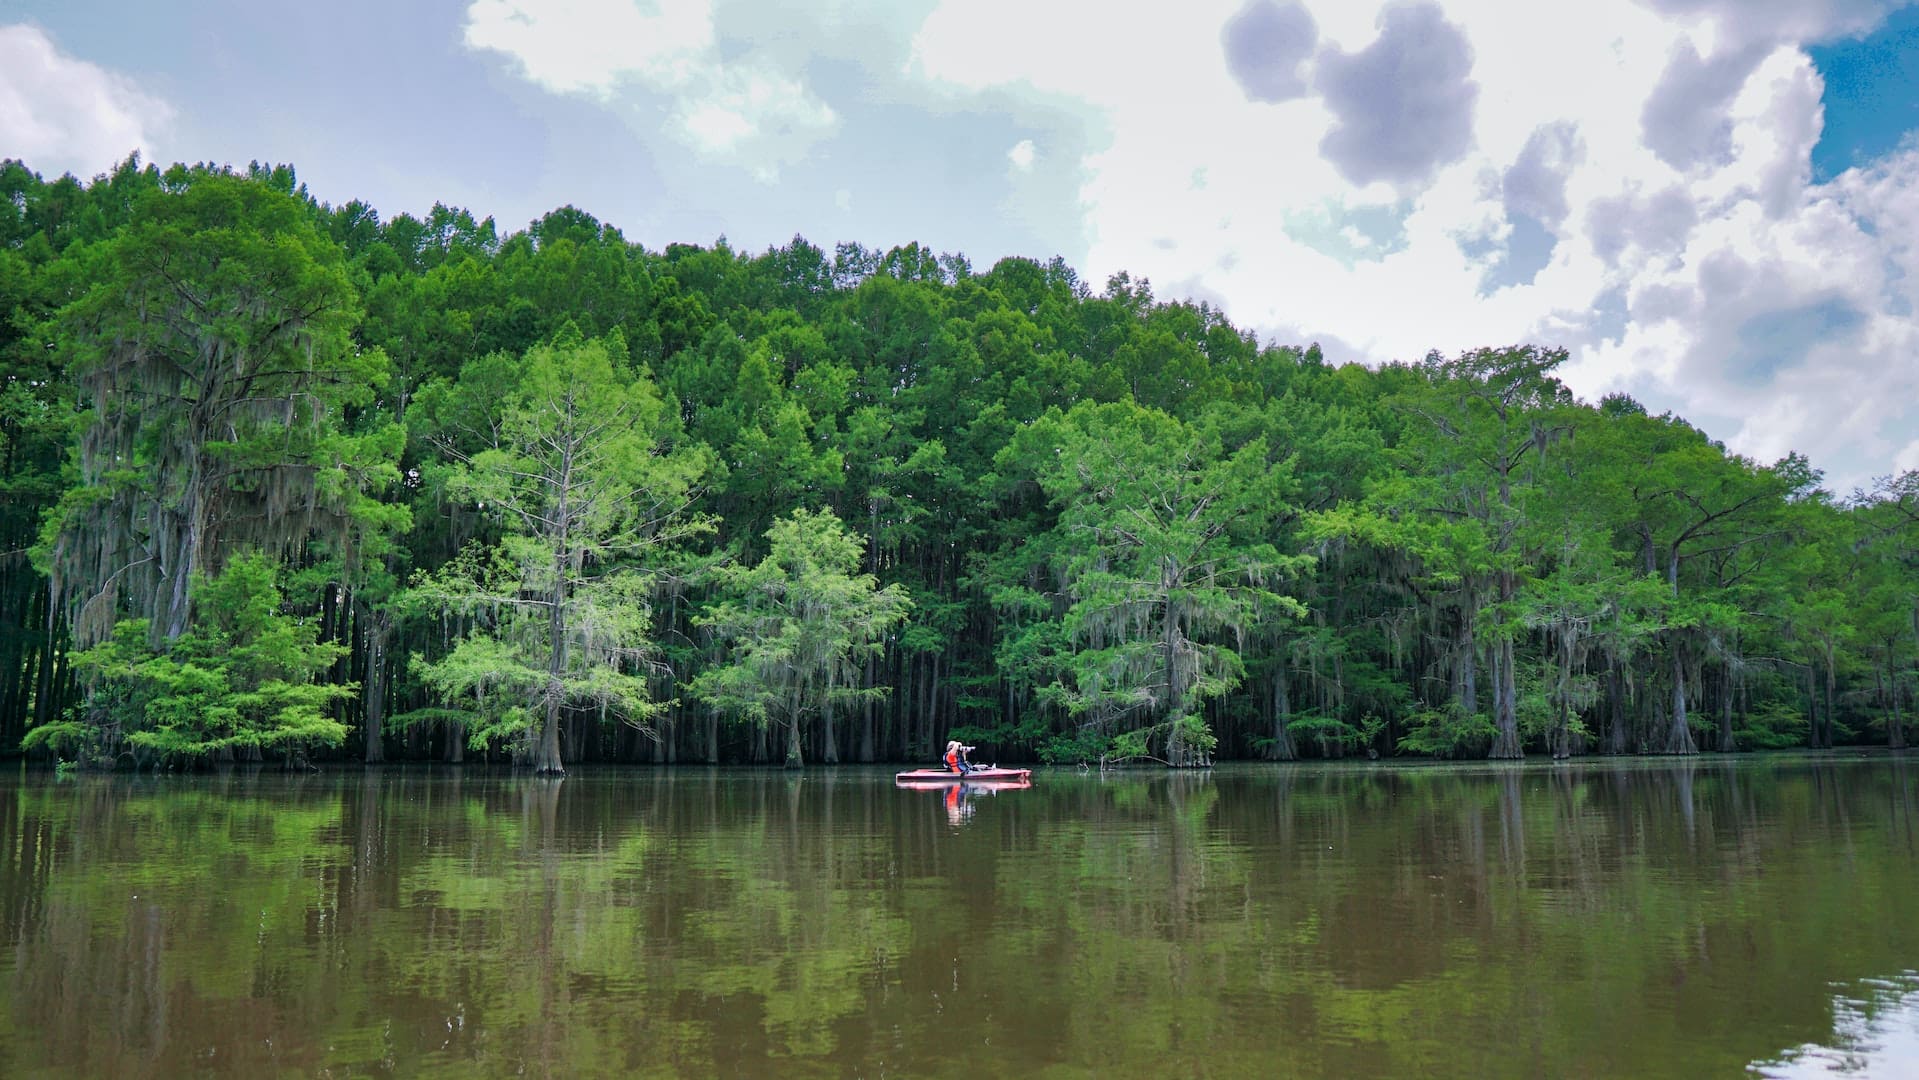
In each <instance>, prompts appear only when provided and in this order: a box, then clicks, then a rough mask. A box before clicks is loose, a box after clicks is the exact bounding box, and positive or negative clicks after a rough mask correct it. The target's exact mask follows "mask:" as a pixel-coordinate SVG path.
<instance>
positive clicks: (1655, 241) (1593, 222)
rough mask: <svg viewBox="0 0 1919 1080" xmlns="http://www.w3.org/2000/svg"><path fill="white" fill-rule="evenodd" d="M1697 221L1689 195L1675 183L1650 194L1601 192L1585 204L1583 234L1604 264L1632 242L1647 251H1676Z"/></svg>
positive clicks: (1616, 259)
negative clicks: (1599, 196)
mask: <svg viewBox="0 0 1919 1080" xmlns="http://www.w3.org/2000/svg"><path fill="white" fill-rule="evenodd" d="M1698 221H1699V212H1698V210H1697V209H1696V208H1695V207H1694V206H1693V198H1692V196H1691V195H1690V194H1688V193H1687V191H1686V189H1685V188H1683V187H1680V186H1678V185H1676V184H1675V185H1673V186H1671V187H1667V188H1662V189H1660V190H1659V191H1656V192H1654V193H1652V194H1651V195H1641V194H1640V193H1638V192H1636V191H1632V192H1623V193H1621V194H1618V195H1608V196H1603V197H1601V198H1596V199H1594V200H1592V201H1591V202H1590V203H1588V204H1587V207H1586V234H1587V236H1588V238H1589V239H1590V240H1591V243H1592V249H1593V252H1594V253H1595V254H1597V255H1598V256H1599V257H1600V258H1601V259H1604V260H1605V261H1606V263H1607V264H1608V265H1618V263H1619V258H1620V256H1621V255H1623V254H1625V252H1626V250H1627V248H1628V247H1633V246H1637V247H1638V248H1639V249H1640V251H1642V252H1644V253H1646V254H1648V255H1664V254H1672V253H1674V252H1677V251H1680V250H1682V249H1684V247H1685V246H1686V237H1687V236H1688V235H1689V234H1690V233H1691V232H1692V227H1693V226H1694V225H1695V224H1697V223H1698Z"/></svg>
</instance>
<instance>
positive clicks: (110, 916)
mask: <svg viewBox="0 0 1919 1080" xmlns="http://www.w3.org/2000/svg"><path fill="white" fill-rule="evenodd" d="M1915 777H1919V761H1914V762H1910V763H1908V762H1904V761H1900V760H1894V759H1888V758H1885V757H1883V756H1881V757H1876V758H1867V759H1857V758H1833V759H1819V758H1775V759H1760V760H1756V761H1740V762H1737V763H1728V762H1722V761H1714V760H1708V759H1702V760H1700V761H1697V762H1695V763H1692V764H1689V765H1678V766H1674V765H1670V764H1666V763H1654V764H1650V765H1649V764H1646V763H1637V762H1633V763H1622V764H1617V765H1614V764H1605V763H1599V764H1589V765H1576V766H1572V767H1569V768H1568V767H1557V768H1555V767H1553V766H1551V765H1548V764H1545V763H1540V764H1535V765H1528V766H1526V767H1524V768H1515V769H1493V768H1484V767H1481V768H1447V767H1430V768H1370V767H1349V768H1317V767H1240V768H1222V769H1219V770H1217V771H1215V772H1212V773H1210V774H1180V775H1168V774H1164V773H1157V772H1154V773H1139V774H1125V775H1121V776H1117V777H1110V776H1109V777H1105V778H1101V777H1099V776H1096V775H1095V776H1087V775H1081V774H1078V773H1076V772H1072V771H1061V772H1041V773H1039V774H1037V775H1036V777H1035V784H1034V786H1033V787H1032V788H1030V789H1028V790H1023V791H1004V792H999V793H997V794H993V793H980V794H976V795H971V796H969V797H968V798H966V799H964V800H960V801H958V802H956V803H951V804H949V801H948V800H946V799H945V798H943V797H942V796H941V795H940V794H938V793H927V792H916V791H900V790H896V789H894V787H893V786H892V783H891V774H890V772H886V771H868V770H843V771H837V772H829V771H825V770H814V771H809V772H807V773H805V774H804V775H803V776H801V775H787V774H785V773H781V772H761V771H711V772H709V771H693V770H680V771H617V772H616V771H606V772H586V773H578V774H575V775H572V776H569V777H567V778H566V779H565V780H563V781H540V780H534V779H531V778H528V777H519V776H511V775H503V774H495V775H489V774H484V773H476V772H468V773H465V774H461V773H455V772H429V771H424V770H421V771H407V770H397V769H395V770H388V771H386V772H375V773H370V774H366V775H362V774H361V773H359V772H357V771H342V772H338V773H327V774H310V775H306V776H299V777H289V776H284V775H281V774H278V773H270V772H269V773H261V774H258V775H253V776H238V775H236V776H232V777H211V776H209V777H186V778H165V777H162V778H150V777H140V778H130V777H109V778H92V777H85V778H77V779H65V780H59V779H55V778H54V777H52V776H48V775H44V774H25V773H16V774H14V775H12V777H11V778H10V779H7V780H4V781H0V944H3V945H4V948H0V1075H4V1076H8V1077H18V1076H69V1075H73V1076H80V1075H85V1076H113V1075H182V1074H227V1075H241V1076H249V1077H251V1076H267V1075H311V1076H322V1075H324V1076H349V1075H350V1076H364V1075H386V1074H391V1075H399V1076H409V1077H411V1076H430V1075H461V1076H465V1075H509V1074H515V1075H517V1074H531V1075H553V1076H583V1075H613V1074H620V1075H700V1076H704V1075H719V1076H734V1075H739V1076H781V1077H791V1076H836V1077H838V1076H942V1075H944V1076H969V1077H976V1076H980V1075H1007V1074H1011V1075H1033V1076H1083V1075H1097V1076H1102V1077H1106V1076H1142V1077H1169V1076H1270V1075H1277V1076H1301V1077H1362V1076H1425V1077H1447V1076H1458V1077H1496V1076H1527V1077H1531V1076H1546V1077H1558V1076H1603V1077H1627V1076H1634V1077H1639V1076H1673V1077H1708V1076H1742V1075H1765V1076H1787V1077H1797V1076H1823V1075H1832V1074H1839V1073H1844V1074H1847V1075H1861V1074H1863V1075H1868V1076H1915V1075H1919V1060H1915V1058H1916V1057H1919V838H1916V837H1915V826H1919V813H1916V812H1915V808H1916V807H1919V795H1916V794H1915V792H1914V783H1915Z"/></svg>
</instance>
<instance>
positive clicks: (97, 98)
mask: <svg viewBox="0 0 1919 1080" xmlns="http://www.w3.org/2000/svg"><path fill="white" fill-rule="evenodd" d="M172 118H173V110H172V109H171V108H170V107H169V106H168V105H167V104H166V103H165V102H163V101H160V100H159V99H157V98H154V97H151V96H149V95H148V94H146V93H144V92H143V91H141V90H140V89H139V87H137V86H135V85H134V83H133V82H132V80H130V79H127V78H126V77H124V76H121V75H117V74H115V73H113V72H110V71H107V70H105V69H104V68H101V67H99V66H97V65H94V64H90V63H87V62H86V61H84V60H78V59H75V58H73V57H71V56H67V55H65V54H64V53H62V52H61V51H60V49H59V47H58V46H57V45H55V44H54V42H53V40H52V39H51V38H49V37H48V36H47V35H46V33H45V32H44V31H42V30H41V29H40V28H39V27H36V26H32V25H28V24H21V25H15V26H0V155H4V156H7V157H16V158H20V159H21V160H23V161H25V162H26V163H27V164H28V165H29V166H30V167H32V168H34V169H37V170H39V171H41V172H42V173H46V174H49V175H55V174H59V173H62V172H72V173H75V174H78V175H80V176H91V175H93V174H95V173H99V172H104V171H105V170H106V169H107V168H109V167H110V166H112V165H113V164H114V163H115V162H118V161H120V160H121V159H123V158H125V157H126V156H127V155H128V154H129V153H131V152H133V151H135V150H139V151H142V152H144V153H145V154H146V155H147V156H148V157H149V158H151V157H153V156H155V155H154V154H153V152H152V151H153V145H154V134H155V132H158V131H163V130H165V128H166V127H167V125H168V123H169V122H170V121H171V120H172Z"/></svg>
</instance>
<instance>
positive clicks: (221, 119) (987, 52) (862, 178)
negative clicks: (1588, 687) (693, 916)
mask: <svg viewBox="0 0 1919 1080" xmlns="http://www.w3.org/2000/svg"><path fill="white" fill-rule="evenodd" d="M1915 130H1919V7H1915V6H1909V5H1908V4H1907V3H1906V2H1904V0H1587V2H1583V3H1581V4H1578V5H1561V4H1518V3H1513V2H1510V0H1440V2H1429V0H1396V2H1390V3H1379V2H1377V0H1305V2H1303V3H1302V2H1291V0H1288V2H1280V0H1252V2H1247V0H1189V2H1187V3H1184V4H1181V5H1168V4H1157V3H1156V4H1137V3H1135V4H1128V3H1125V2H1119V0H1099V2H1095V0H1051V2H1048V3H1044V4H1035V3H1033V2H1031V0H819V2H816V3H813V4H809V5H803V6H802V5H791V4H785V3H780V2H775V0H692V2H688V0H537V2H536V0H415V2H409V3H403V4H395V3H391V2H386V3H371V2H366V0H344V2H338V3H334V4H331V5H311V4H285V3H272V2H264V0H254V2H250V3H249V2H239V0H203V2H200V3H195V4H192V5H157V4H140V3H131V2H126V0H120V2H107V0H10V2H9V3H8V4H6V5H5V6H4V7H0V156H14V157H20V158H23V159H24V160H26V161H27V162H28V163H29V164H30V165H31V166H33V167H34V168H36V169H37V170H39V171H41V172H42V173H45V174H57V173H60V172H64V171H72V172H75V173H77V174H80V175H83V176H86V175H91V174H93V173H97V172H100V171H102V170H104V169H106V168H107V167H108V166H110V165H111V164H112V163H113V162H114V161H115V160H117V159H119V158H121V157H123V156H125V154H126V153H127V152H129V151H131V150H134V149H136V148H138V149H139V150H140V151H141V152H142V153H143V154H144V155H145V156H146V157H148V158H149V159H153V160H159V161H163V162H166V161H174V160H189V161H192V160H213V161H229V162H238V163H243V162H246V161H248V160H254V159H258V160H263V161H272V162H291V163H293V164H294V165H296V166H297V167H298V169H299V171H300V175H301V177H302V178H303V179H304V180H305V181H306V182H307V184H308V185H309V187H310V188H311V189H312V190H313V191H314V193H315V194H316V195H318V196H319V197H320V198H323V199H327V200H329V201H334V202H343V201H345V200H347V199H352V198H361V199H364V200H366V201H368V202H370V203H372V204H373V205H374V206H376V207H378V208H379V209H380V210H381V211H382V212H384V213H386V214H388V215H391V214H393V213H396V212H399V211H409V212H413V213H416V214H417V213H421V212H423V211H425V210H426V209H428V208H429V207H430V206H431V205H432V204H433V203H434V202H435V201H442V202H446V203H449V204H453V205H462V206H466V207H468V208H470V209H472V210H474V211H475V212H476V213H479V214H481V215H492V216H494V217H495V218H496V219H497V220H498V221H499V223H500V224H501V225H502V226H503V227H505V228H517V227H520V226H523V225H524V224H525V223H526V222H527V221H529V220H531V219H532V218H534V217H536V216H538V215H539V214H541V213H543V212H545V211H546V210H548V209H551V208H553V207H555V206H559V205H562V204H567V203H571V204H574V205H576V206H579V207H582V208H584V209H586V210H588V211H590V212H592V213H594V214H596V215H597V216H599V217H601V218H602V219H604V220H607V221H609V222H611V223H613V224H615V225H617V226H619V227H620V228H621V229H622V230H623V231H624V232H625V234H626V235H627V236H628V237H629V238H630V239H633V240H637V241H640V242H642V243H644V244H646V245H648V246H649V247H654V248H659V247H663V246H665V245H666V244H668V243H671V242H676V241H683V242H693V243H711V242H712V241H714V240H715V239H716V238H718V237H719V236H721V235H725V236H726V237H727V238H728V239H729V240H731V241H732V243H734V244H735V245H736V246H738V247H744V248H747V249H749V250H757V249H761V248H764V247H766V246H768V245H772V244H779V243H783V242H785V241H786V240H787V239H788V238H790V237H792V236H794V235H795V234H798V235H803V236H805V237H807V238H808V239H810V240H812V241H814V242H815V243H818V244H821V245H822V246H827V247H830V246H831V245H832V244H833V243H835V242H838V241H843V240H856V241H859V242H862V243H866V244H869V245H875V246H882V247H884V246H891V245H893V244H900V243H905V242H907V241H918V242H920V243H922V244H925V245H927V246H929V247H932V248H934V249H935V250H941V251H956V252H963V253H965V254H967V255H968V256H970V257H971V258H972V260H973V261H974V263H975V265H980V266H985V265H990V264H991V262H993V261H994V260H995V259H998V258H1000V257H1002V256H1005V255H1029V256H1034V257H1038V258H1041V259H1044V258H1048V257H1051V256H1053V255H1056V254H1057V255H1062V256H1064V257H1065V258H1066V259H1067V260H1068V261H1069V262H1070V263H1072V264H1073V265H1075V266H1077V267H1079V268H1080V269H1081V271H1082V273H1083V274H1084V276H1085V277H1087V278H1088V279H1089V280H1090V281H1092V282H1093V283H1095V285H1097V284H1098V283H1099V282H1102V281H1103V280H1104V279H1105V277H1106V276H1107V275H1109V274H1112V273H1114V272H1117V271H1121V270H1125V271H1128V272H1130V273H1131V274H1132V275H1133V276H1134V277H1135V278H1139V277H1146V278H1150V279H1151V280H1152V282H1153V284H1154V287H1155V290H1156V291H1157V293H1158V294H1159V295H1160V296H1162V297H1169V298H1170V297H1190V298H1194V299H1204V300H1208V301H1211V302H1213V303H1215V304H1218V305H1220V306H1223V307H1224V308H1225V310H1226V311H1227V312H1228V313H1229V315H1231V316H1232V318H1233V319H1234V320H1235V321H1236V322H1238V323H1239V324H1241V325H1242V326H1246V327H1249V328H1252V329H1255V330H1256V331H1258V332H1259V333H1260V334H1261V335H1262V336H1263V337H1265V338H1267V339H1269V340H1278V341H1282V342H1302V343H1303V342H1307V341H1319V342H1321V343H1322V344H1323V345H1324V346H1325V348H1326V350H1327V352H1328V353H1329V354H1330V355H1332V356H1333V357H1335V358H1338V359H1342V360H1343V359H1352V360H1362V361H1366V362H1371V363H1376V362H1380V361H1384V360H1391V359H1414V358H1417V357H1419V356H1422V355H1424V354H1425V352H1426V351H1427V350H1428V349H1434V348H1437V349H1440V350H1441V351H1444V352H1454V351H1457V350H1460V349H1465V348H1471V347H1476V346H1480V345H1497V344H1506V343H1511V342H1517V341H1531V342H1539V343H1542V344H1549V345H1563V346H1565V347H1566V348H1568V349H1569V350H1570V351H1571V353H1572V357H1573V359H1572V361H1571V363H1570V364H1569V365H1568V366H1567V368H1566V369H1565V370H1564V372H1563V373H1564V375H1565V377H1566V378H1567V380H1568V381H1569V382H1570V383H1571V384H1572V385H1573V387H1574V389H1575V390H1576V391H1577V392H1579V393H1580V394H1582V395H1583V396H1586V397H1588V398H1596V397H1597V396H1599V395H1600V394H1603V393H1607V392H1610V391H1614V390H1625V391H1627V392H1630V393H1632V394H1634V395H1635V396H1637V397H1639V398H1640V399H1641V400H1642V401H1644V402H1646V403H1647V404H1648V405H1649V406H1651V407H1653V408H1654V409H1655V410H1661V409H1673V410H1675V411H1677V412H1679V413H1681V414H1683V415H1685V416H1687V417H1689V418H1690V419H1692V420H1694V421H1695V422H1696V423H1699V424H1700V425H1701V426H1703V427H1705V428H1706V429H1707V430H1708V431H1709V432H1711V433H1712V434H1713V435H1714V436H1716V437H1718V438H1721V439H1723V440H1725V441H1726V442H1727V443H1728V444H1729V445H1730V446H1732V448H1734V449H1735V450H1738V451H1740V452H1743V453H1748V454H1750V455H1752V456H1754V457H1757V458H1760V459H1763V460H1771V459H1774V458H1777V457H1778V456H1780V455H1782V454H1784V453H1785V452H1786V451H1788V450H1793V449H1797V450H1801V451H1804V452H1806V453H1809V454H1810V455H1811V456H1812V458H1813V462H1814V464H1815V465H1816V466H1818V467H1820V468H1822V469H1824V470H1826V472H1827V474H1828V481H1829V486H1830V487H1832V488H1833V489H1835V490H1837V491H1840V492H1842V493H1843V492H1845V491H1847V490H1850V489H1851V488H1852V487H1853V486H1855V485H1861V484H1866V483H1869V482H1870V479H1871V478H1872V477H1873V476H1875V475H1880V474H1884V473H1888V472H1892V471H1894V470H1897V469H1909V468H1919V407H1915V405H1914V404H1913V403H1914V402H1919V321H1915V315H1914V312H1915V304H1914V301H1915V299H1919V272H1916V271H1919V246H1916V245H1915V243H1914V237H1916V236H1919V136H1916V135H1915V134H1914V132H1915Z"/></svg>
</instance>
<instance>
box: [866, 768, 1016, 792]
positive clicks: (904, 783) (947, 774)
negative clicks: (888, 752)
mask: <svg viewBox="0 0 1919 1080" xmlns="http://www.w3.org/2000/svg"><path fill="white" fill-rule="evenodd" d="M1032 780H1033V770H1031V769H1002V768H1000V767H998V766H994V767H992V768H990V769H974V770H973V771H972V772H969V773H956V772H952V771H950V770H947V769H913V770H911V771H909V772H903V773H900V774H898V775H896V776H894V777H893V782H894V783H896V784H898V785H900V786H901V787H909V786H910V787H920V786H922V785H924V786H932V787H943V786H945V785H947V784H1005V785H1010V784H1028V783H1031V782H1032Z"/></svg>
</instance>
